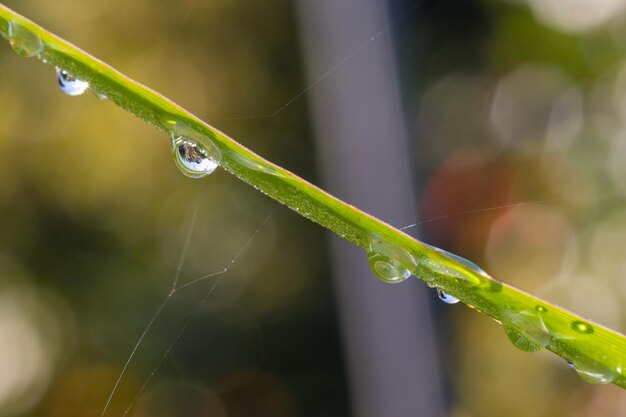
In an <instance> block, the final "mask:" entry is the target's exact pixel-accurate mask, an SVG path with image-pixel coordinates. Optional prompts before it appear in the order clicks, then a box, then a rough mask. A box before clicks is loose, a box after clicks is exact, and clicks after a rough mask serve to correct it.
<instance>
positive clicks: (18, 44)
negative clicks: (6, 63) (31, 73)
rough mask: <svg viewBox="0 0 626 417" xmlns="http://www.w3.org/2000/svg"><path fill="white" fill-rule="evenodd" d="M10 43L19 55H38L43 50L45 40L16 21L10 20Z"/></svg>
mask: <svg viewBox="0 0 626 417" xmlns="http://www.w3.org/2000/svg"><path fill="white" fill-rule="evenodd" d="M9 45H11V48H13V51H15V53H16V54H18V55H19V56H25V57H31V56H37V55H39V54H40V53H42V52H43V41H42V40H41V38H40V37H39V36H37V35H35V34H34V33H33V32H31V31H30V30H28V29H26V28H25V27H24V26H22V25H20V24H19V23H16V22H9Z"/></svg>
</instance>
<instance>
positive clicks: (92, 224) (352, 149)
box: [0, 0, 626, 417]
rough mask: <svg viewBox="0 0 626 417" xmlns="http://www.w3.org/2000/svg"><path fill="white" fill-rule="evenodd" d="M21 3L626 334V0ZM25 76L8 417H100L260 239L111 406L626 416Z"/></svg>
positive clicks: (11, 213)
mask: <svg viewBox="0 0 626 417" xmlns="http://www.w3.org/2000/svg"><path fill="white" fill-rule="evenodd" d="M4 3H5V4H6V5H7V6H9V7H11V8H13V9H15V10H16V11H18V12H20V13H22V14H24V15H25V16H27V17H29V18H30V19H32V20H34V21H35V22H37V23H39V24H41V25H43V26H44V27H46V28H47V29H49V30H51V31H53V32H54V33H56V34H58V35H60V36H62V37H65V38H66V39H68V40H69V41H71V42H73V43H75V44H76V45H78V46H79V47H81V48H83V49H85V50H86V51H88V52H89V53H91V54H93V55H94V56H96V57H98V58H100V59H102V60H104V61H105V62H108V63H109V64H111V65H112V66H114V67H116V68H118V69H119V70H121V71H122V72H123V73H125V74H127V75H129V76H130V77H132V78H134V79H136V80H138V81H140V82H142V83H144V84H146V85H148V86H150V87H151V88H153V89H155V90H156V91H159V92H161V93H162V94H164V95H165V96H167V97H169V98H171V99H172V100H174V101H175V102H177V103H179V104H180V105H182V106H183V107H185V108H187V109H188V110H190V111H191V112H193V113H194V114H196V115H198V116H199V117H201V118H202V119H204V120H206V121H208V122H209V123H212V124H214V125H215V126H216V127H218V128H220V129H221V130H223V131H225V132H226V133H227V134H229V135H230V136H232V137H234V138H236V139H237V140H238V141H240V142H241V143H243V144H244V145H246V146H248V147H249V148H251V149H252V150H254V151H256V152H258V153H259V154H260V155H262V156H264V157H267V158H268V159H270V160H271V161H274V162H276V163H278V164H280V165H282V166H283V167H285V168H287V169H289V170H292V171H293V172H295V173H296V174H298V175H300V176H302V177H304V178H305V179H307V180H310V181H312V182H313V183H315V184H323V185H324V186H325V187H327V188H328V189H330V190H332V191H333V192H335V193H336V194H337V195H338V196H339V197H342V198H345V199H346V200H347V201H348V202H350V203H353V204H358V205H359V206H360V207H364V208H366V209H367V210H368V211H371V212H372V213H373V214H375V215H378V216H380V217H381V218H383V220H385V221H388V222H389V223H391V224H393V225H395V226H398V227H401V226H407V225H410V224H414V223H419V225H418V226H416V227H413V228H410V229H408V230H407V232H410V233H411V234H413V235H414V236H418V237H419V238H420V239H422V240H424V241H426V242H428V243H430V244H433V245H436V246H439V247H442V248H444V249H446V250H449V251H452V252H454V253H457V254H459V255H462V256H464V257H468V258H470V259H472V260H473V261H475V262H477V263H478V264H479V265H481V266H482V267H484V268H485V269H486V270H487V271H488V272H489V273H490V274H492V275H493V276H494V277H496V278H497V279H501V280H503V281H505V282H507V283H510V284H512V285H515V286H517V287H519V288H521V289H523V290H526V291H529V292H531V293H533V294H536V295H538V296H540V297H543V298H545V299H547V300H549V301H551V302H555V303H558V304H560V305H562V306H564V307H566V308H568V309H571V310H572V311H574V312H576V313H578V314H581V315H583V316H584V317H586V318H589V319H592V320H594V321H597V322H599V323H601V324H603V325H606V326H608V327H611V328H612V329H614V330H616V331H619V332H622V333H623V332H625V331H626V311H625V307H624V302H625V301H626V279H625V277H626V259H625V256H624V247H626V205H625V204H624V199H625V197H626V136H625V133H624V132H625V130H624V127H625V125H626V1H623V0H594V1H593V2H583V1H578V0H466V1H462V2H459V1H453V0H440V1H434V0H423V1H418V2H413V1H408V0H398V1H384V0H335V1H329V0H324V1H322V0H320V1H319V2H318V1H313V0H300V1H293V2H292V1H288V0H274V1H271V2H267V1H266V2H258V1H256V2H255V1H251V0H214V1H210V2H208V1H201V0H181V1H178V2H176V3H175V4H173V3H171V2H165V1H147V0H135V1H132V2H130V1H122V0H110V1H107V2H89V3H86V2H81V1H77V0H59V1H56V2H49V1H43V0H33V1H30V2H19V1H5V2H4ZM0 68H1V69H2V73H3V77H1V78H0V104H1V107H0V109H1V111H0V178H1V180H0V415H6V416H55V417H57V416H58V417H61V416H100V415H101V414H102V411H103V408H104V406H105V404H106V402H107V398H108V397H109V395H110V393H111V391H112V389H113V386H114V385H115V382H116V380H117V378H118V376H119V375H120V372H121V371H122V369H123V367H124V364H125V362H126V360H127V359H128V357H129V354H130V352H131V350H132V349H133V347H134V346H135V345H136V343H137V340H138V338H139V336H140V335H141V334H142V332H143V331H144V329H145V328H146V325H147V324H148V322H149V321H150V320H151V318H153V317H154V313H155V311H156V309H157V308H158V306H159V305H160V304H161V303H162V302H163V300H164V299H165V297H166V295H167V294H168V292H169V291H170V289H171V288H172V284H173V282H174V281H175V279H176V277H177V276H179V281H178V282H179V286H180V285H184V283H185V282H190V281H192V280H194V279H197V278H199V277H202V276H205V275H207V274H210V273H213V272H216V271H220V270H222V269H223V268H224V267H226V266H227V265H228V264H229V263H230V262H231V261H232V260H233V259H234V257H235V255H236V254H237V253H238V252H239V251H240V250H241V249H242V248H243V247H244V245H245V244H246V242H247V241H248V240H249V239H250V238H251V237H252V240H251V241H250V244H249V245H248V246H246V247H245V250H244V251H243V252H242V253H241V254H240V256H239V257H237V258H236V260H235V262H234V263H233V265H232V267H230V269H229V270H228V272H227V273H226V274H224V275H222V276H221V277H222V278H221V280H220V281H219V283H218V285H217V286H215V287H214V288H213V285H214V283H215V282H216V281H215V280H212V279H207V280H203V281H201V282H199V283H197V284H194V285H191V286H189V287H185V288H184V289H181V290H179V291H176V292H175V293H174V295H173V296H172V297H171V298H170V299H169V301H168V303H167V305H166V306H165V308H164V309H163V310H162V311H161V313H160V314H159V316H158V317H157V319H156V320H155V322H154V325H153V326H152V327H151V328H150V331H149V332H148V333H147V335H146V337H145V338H144V339H143V342H142V343H141V345H140V346H139V347H138V349H137V351H136V353H135V355H134V357H133V360H132V361H131V362H130V364H129V366H128V368H127V369H126V372H125V374H124V377H123V378H122V379H121V382H120V383H119V385H118V387H117V390H116V392H115V395H114V396H113V397H112V399H111V402H110V404H109V407H108V410H107V413H106V415H110V416H121V415H124V413H126V412H127V410H128V412H127V415H134V416H189V415H193V416H220V417H221V416H229V417H230V416H251V415H254V416H261V417H262V416H358V417H363V416H368V415H386V416H387V417H389V416H393V415H398V416H401V415H414V416H420V417H421V416H427V417H431V416H433V417H435V416H449V417H473V416H481V417H489V416H494V417H496V416H503V415H506V416H513V417H516V416H519V417H525V416H528V417H530V416H534V417H539V416H575V417H579V416H580V417H582V416H607V415H610V416H620V415H626V396H625V395H624V392H623V390H620V389H619V388H617V387H615V386H603V387H595V386H591V385H588V384H586V383H584V382H582V380H580V379H579V378H578V377H577V375H576V374H575V372H573V371H572V370H571V369H569V368H568V366H567V364H566V363H565V362H564V361H562V360H560V359H559V358H558V357H556V356H554V355H552V354H551V353H549V352H545V351H542V352H540V353H535V354H529V353H524V352H521V351H518V350H516V349H515V348H514V347H513V346H512V345H511V344H510V343H509V342H508V340H507V339H506V337H505V336H504V332H503V331H502V329H501V328H500V326H499V325H497V324H496V323H494V322H493V321H491V320H490V319H488V318H487V317H485V316H483V315H480V314H478V313H476V312H474V311H471V310H469V309H467V308H466V307H464V306H463V305H460V304H459V305H455V306H444V305H443V303H441V302H440V301H439V300H438V298H437V297H436V295H435V294H434V292H432V291H428V290H427V288H426V286H425V285H423V284H422V283H420V282H418V281H417V280H414V279H413V280H409V281H408V282H406V283H403V284H399V285H393V286H392V285H388V284H383V283H381V282H378V281H377V280H376V278H374V276H373V275H372V274H371V273H369V272H368V271H367V270H366V268H367V261H366V257H365V255H364V254H362V253H361V252H360V251H359V252H358V253H356V254H355V253H354V252H351V251H354V249H353V248H351V247H350V245H347V246H346V245H344V244H342V243H341V242H339V241H338V239H335V238H333V237H331V236H329V235H328V234H327V233H326V232H325V231H324V230H322V229H321V228H320V227H318V226H316V225H314V224H312V223H310V222H308V221H306V220H304V219H302V218H300V217H299V216H297V215H296V214H295V213H292V212H291V211H289V210H288V209H286V208H284V207H282V206H280V205H278V204H277V203H275V202H273V201H271V200H270V199H268V198H266V197H265V196H263V195H262V194H260V193H258V192H257V191H255V190H254V189H252V188H251V187H249V186H247V185H246V184H243V183H242V182H240V181H239V180H237V179H236V178H234V177H232V176H230V175H229V174H227V173H225V172H224V171H221V170H219V171H217V172H216V173H214V174H213V175H211V176H210V177H209V178H206V179H203V180H191V179H189V178H186V177H184V176H183V175H182V174H180V172H178V171H177V169H176V167H175V165H174V164H173V162H172V160H171V153H170V150H169V143H168V138H167V137H166V135H164V134H163V133H161V132H159V131H156V130H155V129H153V128H152V127H150V126H148V125H146V124H145V123H143V122H142V121H140V120H138V119H136V118H135V117H133V116H131V115H129V114H128V113H126V112H124V111H123V110H121V109H119V108H117V107H116V106H114V105H112V104H111V103H108V102H102V101H99V100H98V99H96V98H95V97H94V96H93V95H91V94H90V93H86V94H84V95H83V96H80V97H76V98H71V97H68V96H65V95H64V94H62V93H61V92H60V91H59V89H58V85H57V83H56V80H55V74H54V70H53V69H52V68H51V67H49V66H46V65H42V64H40V63H38V62H36V60H35V59H30V60H27V59H23V58H20V57H18V56H17V55H15V54H14V53H12V51H11V49H10V48H9V47H8V45H7V44H4V45H3V46H2V47H0ZM329 71H330V72H329ZM301 93H304V94H301ZM270 115H273V116H270ZM259 116H261V117H259ZM13 151H15V152H13ZM17 151H20V152H17ZM333 158H334V159H333ZM338 167H339V168H341V169H344V170H345V171H341V169H337V168H338ZM353 172H356V173H358V175H352V177H355V178H352V177H351V176H350V173H353ZM351 181H354V182H351ZM377 188H379V189H380V194H379V193H378V191H377ZM270 215H271V218H269V220H267V221H266V222H265V223H263V222H264V221H265V220H266V219H267V218H268V216H270ZM262 224H263V225H262ZM261 225H262V227H260V226H261ZM186 247H188V250H185V248H186ZM179 265H182V266H181V267H180V274H178V273H177V270H178V268H179ZM346 283H348V284H349V285H346ZM209 292H210V295H209V296H208V297H206V301H205V302H202V300H203V299H205V296H206V294H207V293H209ZM190 318H191V320H190ZM370 323H371V326H370ZM380 341H384V342H385V344H384V346H383V345H381V344H380V343H379V342H380ZM173 342H175V343H173ZM377 343H378V344H377ZM398 346H400V347H406V349H404V350H401V351H399V352H396V351H395V350H394V349H396V348H397V347H398ZM385 349H391V350H385ZM166 353H167V355H165V354H166ZM371 358H373V359H371ZM396 376H397V378H396ZM412 391H414V392H415V395H414V397H415V398H422V399H421V400H420V406H419V408H414V409H410V408H402V407H410V406H411V403H410V401H406V402H402V399H403V398H406V397H409V396H411V395H412V394H411V392H412ZM424 393H427V395H425V394H424ZM394 395H395V396H397V397H398V398H400V400H398V399H397V398H396V397H394ZM420 395H421V397H420ZM370 404H376V405H371V406H370ZM385 404H399V405H397V407H396V408H394V410H393V412H392V411H391V409H389V410H390V411H389V412H386V411H385V410H387V409H386V408H385ZM373 407H380V408H379V409H376V408H373ZM368 410H369V411H368ZM372 410H374V411H372ZM380 410H383V411H382V412H381V411H380ZM383 413H384V414H383ZM407 413H408V414H407Z"/></svg>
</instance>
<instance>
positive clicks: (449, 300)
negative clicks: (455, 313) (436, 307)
mask: <svg viewBox="0 0 626 417" xmlns="http://www.w3.org/2000/svg"><path fill="white" fill-rule="evenodd" d="M437 296H438V297H439V299H440V300H441V301H443V302H444V303H446V304H456V303H458V302H459V301H460V300H459V299H458V298H456V297H454V296H452V295H450V294H448V293H446V292H443V291H442V290H440V289H439V288H437Z"/></svg>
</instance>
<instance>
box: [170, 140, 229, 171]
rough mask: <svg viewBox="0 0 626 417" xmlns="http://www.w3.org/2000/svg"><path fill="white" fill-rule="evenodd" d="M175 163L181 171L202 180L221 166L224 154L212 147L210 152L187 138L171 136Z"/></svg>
mask: <svg viewBox="0 0 626 417" xmlns="http://www.w3.org/2000/svg"><path fill="white" fill-rule="evenodd" d="M171 138H172V152H173V153H174V161H175V162H176V166H178V168H179V169H180V171H181V172H182V173H183V174H185V175H186V176H188V177H191V178H202V177H205V176H207V175H209V174H210V173H212V172H213V171H215V168H217V167H218V166H219V163H220V160H221V159H222V154H221V153H220V151H219V150H218V149H217V148H216V147H215V146H214V145H212V146H211V147H210V148H209V150H207V148H205V147H203V146H202V145H200V144H199V143H197V142H196V141H194V140H193V139H190V138H188V137H186V136H175V135H174V134H173V133H172V134H171ZM207 141H208V139H207Z"/></svg>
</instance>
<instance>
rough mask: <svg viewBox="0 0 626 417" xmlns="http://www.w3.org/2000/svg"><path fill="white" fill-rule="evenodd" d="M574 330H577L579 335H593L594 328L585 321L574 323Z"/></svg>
mask: <svg viewBox="0 0 626 417" xmlns="http://www.w3.org/2000/svg"><path fill="white" fill-rule="evenodd" d="M572 329H574V330H576V331H577V332H578V333H583V334H591V333H593V326H592V325H591V324H588V323H585V322H584V321H578V320H577V321H573V322H572Z"/></svg>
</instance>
